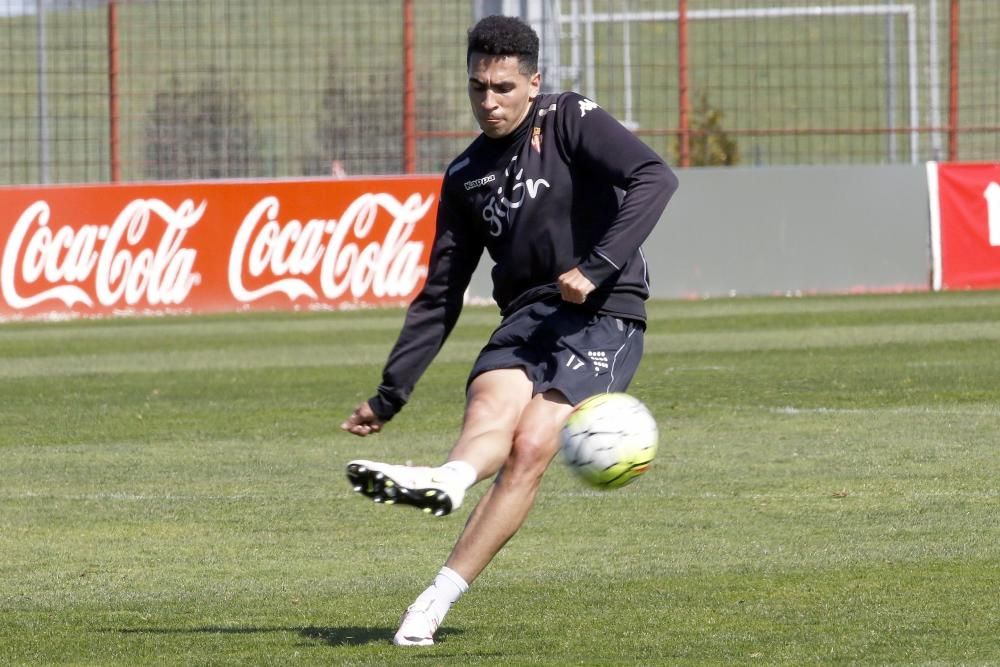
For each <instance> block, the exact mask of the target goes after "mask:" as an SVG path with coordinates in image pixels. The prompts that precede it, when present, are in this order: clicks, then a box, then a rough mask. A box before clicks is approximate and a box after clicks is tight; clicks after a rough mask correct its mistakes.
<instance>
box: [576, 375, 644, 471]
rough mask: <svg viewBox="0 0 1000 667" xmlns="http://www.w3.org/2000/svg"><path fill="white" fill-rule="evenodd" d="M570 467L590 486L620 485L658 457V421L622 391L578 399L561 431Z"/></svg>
mask: <svg viewBox="0 0 1000 667" xmlns="http://www.w3.org/2000/svg"><path fill="white" fill-rule="evenodd" d="M560 439H561V449H562V453H563V458H564V460H565V462H566V465H568V466H569V467H570V469H571V470H573V472H575V473H576V474H577V475H578V476H579V477H580V478H581V479H583V480H584V481H585V482H587V483H588V484H590V485H592V486H595V487H598V488H602V489H617V488H619V487H622V486H625V485H626V484H629V483H630V482H632V481H634V480H635V479H636V478H637V477H639V476H640V475H642V474H643V473H644V472H646V470H648V469H649V466H650V465H651V464H652V462H653V459H654V458H655V457H656V446H657V441H658V433H657V428H656V420H655V419H653V416H652V415H651V414H650V412H649V410H648V409H647V408H646V406H645V405H644V404H643V403H642V402H641V401H640V400H639V399H637V398H635V397H634V396H630V395H629V394H624V393H620V392H619V393H609V394H597V395H595V396H591V397H590V398H588V399H587V400H585V401H583V402H582V403H580V404H579V405H578V406H577V407H576V409H575V410H573V412H572V413H571V414H570V416H569V417H568V418H567V419H566V423H565V424H564V425H563V428H562V431H561V432H560Z"/></svg>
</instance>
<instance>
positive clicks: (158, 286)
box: [0, 199, 206, 309]
mask: <svg viewBox="0 0 1000 667" xmlns="http://www.w3.org/2000/svg"><path fill="white" fill-rule="evenodd" d="M205 207H206V203H205V202H202V203H201V204H199V205H198V206H195V204H194V202H193V201H192V200H190V199H187V200H185V201H183V202H181V204H180V205H179V206H178V207H177V208H173V207H172V206H170V205H168V204H166V203H164V202H163V201H161V200H159V199H136V200H134V201H132V202H131V203H129V204H128V205H127V206H125V208H123V209H122V211H121V213H119V214H118V216H117V217H116V218H115V220H114V221H113V222H112V223H111V224H106V225H99V224H83V225H78V226H75V227H74V226H70V225H63V226H61V227H59V228H58V229H56V228H55V225H50V222H51V217H52V211H51V209H50V207H49V204H48V203H47V202H45V201H36V202H35V203H33V204H31V205H30V206H28V207H27V208H26V209H25V210H24V211H23V212H22V213H21V215H20V217H19V218H18V220H17V222H16V223H15V224H14V227H13V229H12V231H11V233H10V236H9V237H8V239H7V245H6V247H5V248H4V253H3V266H2V269H0V290H2V292H3V297H4V299H5V300H6V302H7V304H8V305H10V306H11V307H12V308H15V309H25V308H31V307H32V306H36V305H38V304H40V303H43V302H45V301H61V302H62V303H63V304H64V305H65V306H67V307H73V306H75V305H76V304H83V305H85V306H91V307H93V306H95V299H96V303H97V304H100V305H102V306H116V305H122V304H125V305H128V306H134V305H136V304H138V303H140V302H142V301H145V302H146V303H148V304H149V305H150V306H157V305H173V304H179V303H181V302H183V301H184V299H186V298H187V296H188V294H189V293H190V291H191V288H192V287H193V286H194V285H195V284H196V283H197V282H198V280H199V279H200V277H199V276H198V275H197V274H195V273H194V272H193V267H194V261H195V258H196V252H195V250H193V249H191V248H185V247H183V242H184V238H185V236H186V235H187V232H188V230H189V229H191V228H192V227H193V226H194V225H196V224H197V223H198V221H199V220H200V219H201V217H202V215H203V213H204V212H205ZM154 221H155V222H158V223H161V224H160V225H154V224H153V223H154ZM152 227H159V228H160V229H161V231H160V236H159V241H158V242H155V244H154V242H152V241H151V240H149V239H147V238H146V237H147V234H151V233H153V232H151V231H150V229H151V228H152ZM140 246H143V247H141V248H140ZM91 281H93V292H89V291H88V290H87V289H85V288H84V285H89V284H90V282H91Z"/></svg>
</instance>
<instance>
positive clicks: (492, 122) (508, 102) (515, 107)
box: [469, 51, 542, 139]
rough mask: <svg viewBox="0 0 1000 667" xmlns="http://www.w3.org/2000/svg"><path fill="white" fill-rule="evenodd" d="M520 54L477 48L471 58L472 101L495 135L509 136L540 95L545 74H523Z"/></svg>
mask: <svg viewBox="0 0 1000 667" xmlns="http://www.w3.org/2000/svg"><path fill="white" fill-rule="evenodd" d="M519 66H520V60H519V59H518V57H517V56H492V55H488V54H485V53H478V52H475V51H473V52H472V56H471V58H469V101H470V102H472V113H473V115H475V117H476V122H478V123H479V127H480V128H482V130H483V132H485V133H486V136H488V137H490V138H491V139H499V138H500V137H505V136H507V135H508V134H510V133H511V132H513V131H514V129H515V128H516V127H517V126H518V125H520V124H521V121H522V120H524V118H525V116H527V115H528V110H529V109H530V108H531V101H532V100H534V99H535V97H536V96H537V95H538V89H539V86H540V85H541V81H542V77H541V75H540V74H539V73H538V72H535V73H534V74H530V75H529V74H523V73H521V71H520V70H519V69H518V67H519Z"/></svg>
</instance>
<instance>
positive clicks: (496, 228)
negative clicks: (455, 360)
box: [369, 93, 677, 420]
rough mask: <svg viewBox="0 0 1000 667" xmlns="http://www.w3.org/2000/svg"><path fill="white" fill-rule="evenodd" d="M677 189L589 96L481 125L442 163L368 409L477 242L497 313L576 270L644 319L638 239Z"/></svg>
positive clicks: (393, 387) (453, 298)
mask: <svg viewBox="0 0 1000 667" xmlns="http://www.w3.org/2000/svg"><path fill="white" fill-rule="evenodd" d="M676 189H677V178H676V176H675V175H674V173H673V172H672V171H671V170H670V168H669V167H667V165H666V164H665V163H664V162H663V160H662V159H661V158H660V157H659V156H658V155H657V154H656V153H655V152H654V151H653V150H652V149H651V148H649V147H648V146H646V145H645V144H644V143H642V142H641V141H640V140H639V139H638V138H636V137H635V136H634V135H633V134H632V133H631V132H629V131H628V130H627V129H626V128H625V127H623V126H622V125H621V124H620V123H619V122H618V121H617V120H615V119H614V118H613V117H612V116H611V115H610V114H608V113H607V112H605V111H604V110H603V109H602V108H601V107H599V106H598V105H597V104H595V103H594V102H592V101H591V100H588V99H586V98H584V97H581V96H580V95H578V94H576V93H561V94H544V95H539V96H538V97H537V98H536V99H535V101H534V102H533V103H532V107H531V109H530V110H529V113H528V116H527V117H526V118H525V120H524V122H522V123H521V125H520V126H518V127H517V129H515V130H514V131H513V132H512V133H511V134H509V135H507V136H505V137H501V138H499V139H491V138H489V137H487V136H486V135H485V134H481V135H480V136H479V137H478V138H477V139H476V140H475V141H473V142H472V144H470V145H469V147H468V148H466V149H465V151H464V152H463V153H462V154H461V155H459V156H458V157H457V158H455V160H454V161H453V162H452V163H451V165H450V166H449V167H448V170H447V172H446V174H445V177H444V183H443V185H442V188H441V197H440V201H439V203H438V215H437V230H436V233H435V238H434V244H433V246H432V248H431V257H430V265H429V268H428V275H427V281H426V283H425V284H424V287H423V289H422V290H421V291H420V293H419V294H418V295H417V297H416V298H415V299H414V300H413V302H412V303H411V304H410V307H409V309H408V311H407V314H406V320H405V323H404V325H403V330H402V331H401V333H400V335H399V338H398V340H397V341H396V345H395V347H393V350H392V352H391V353H390V355H389V359H388V361H387V362H386V365H385V369H384V370H383V374H382V384H381V385H379V387H378V393H377V394H376V395H375V396H374V397H372V398H371V399H370V400H369V405H370V406H371V408H372V410H373V411H374V412H375V414H376V415H377V416H378V417H379V418H380V419H383V420H387V419H390V418H392V416H393V415H395V414H396V413H397V412H398V411H399V410H400V409H401V408H402V407H403V405H404V404H405V403H406V402H407V401H408V400H409V397H410V392H411V391H412V389H413V387H414V385H415V384H416V382H417V380H418V379H419V377H420V376H421V375H422V374H423V372H424V371H425V370H426V369H427V366H428V365H429V364H430V362H431V360H432V359H433V358H434V356H435V355H436V354H437V352H438V350H440V348H441V346H442V345H443V344H444V341H445V339H446V338H447V337H448V334H449V333H451V330H452V328H453V327H454V326H455V323H456V321H457V320H458V315H459V313H460V312H461V309H462V301H463V296H464V294H465V290H466V288H467V287H468V285H469V282H470V280H471V279H472V274H473V272H474V271H475V269H476V266H477V264H478V263H479V260H480V258H481V256H482V253H483V249H484V248H485V249H486V250H487V251H488V252H489V254H490V257H491V258H492V259H493V261H494V262H495V266H494V268H493V276H492V277H493V298H494V299H495V300H496V302H497V304H498V305H499V306H500V309H501V312H502V313H503V314H504V315H507V314H509V313H510V312H513V311H514V310H516V309H518V308H520V307H521V306H523V305H525V304H527V303H531V302H534V301H538V300H541V299H544V298H548V297H551V296H553V295H556V294H558V293H559V287H558V284H557V282H556V280H557V278H558V277H559V276H560V275H561V274H563V273H565V272H566V271H568V270H570V269H572V268H573V267H578V268H579V270H580V271H581V272H582V273H583V274H584V275H585V276H586V277H587V278H588V279H589V280H590V281H591V282H592V283H593V284H594V285H595V286H596V289H595V290H594V291H593V292H592V293H591V294H589V295H588V296H587V299H586V302H585V306H586V307H589V308H592V309H593V310H595V311H596V312H601V313H608V314H612V315H615V316H618V317H623V318H626V319H634V320H645V317H646V311H645V306H644V301H645V300H646V299H647V298H648V297H649V282H648V272H647V267H646V258H645V256H644V255H643V253H642V249H641V248H640V246H641V244H642V242H643V241H644V240H645V239H646V237H647V236H648V235H649V233H650V231H652V229H653V226H654V225H655V224H656V222H657V221H658V220H659V218H660V215H661V214H662V212H663V209H664V208H665V207H666V205H667V201H668V200H669V199H670V197H671V195H672V194H673V193H674V191H675V190H676Z"/></svg>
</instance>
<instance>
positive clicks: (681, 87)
mask: <svg viewBox="0 0 1000 667" xmlns="http://www.w3.org/2000/svg"><path fill="white" fill-rule="evenodd" d="M687 29H688V17H687V0H677V89H678V93H679V100H678V103H679V105H680V109H679V116H680V119H679V125H680V136H679V137H678V143H679V144H680V151H679V153H680V158H681V164H680V166H681V167H687V166H689V165H690V163H691V155H690V153H691V100H690V99H689V98H688V58H687Z"/></svg>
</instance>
